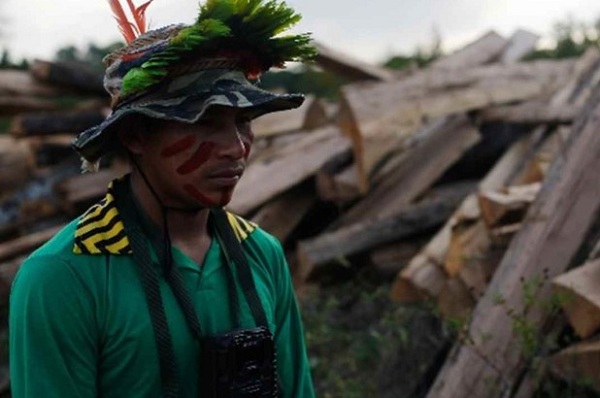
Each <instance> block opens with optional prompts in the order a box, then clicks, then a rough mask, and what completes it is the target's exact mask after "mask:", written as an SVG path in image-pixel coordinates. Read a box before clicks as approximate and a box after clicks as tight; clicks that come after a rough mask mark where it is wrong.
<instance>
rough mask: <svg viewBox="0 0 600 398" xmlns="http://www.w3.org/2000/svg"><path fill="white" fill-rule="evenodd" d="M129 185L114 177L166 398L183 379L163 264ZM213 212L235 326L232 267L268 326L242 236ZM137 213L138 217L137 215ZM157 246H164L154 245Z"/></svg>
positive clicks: (193, 316) (183, 297)
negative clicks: (147, 235)
mask: <svg viewBox="0 0 600 398" xmlns="http://www.w3.org/2000/svg"><path fill="white" fill-rule="evenodd" d="M128 189H129V187H128V180H127V179H124V180H121V181H115V182H114V183H113V192H114V197H115V204H116V206H117V209H118V211H119V214H120V216H121V219H122V221H123V226H124V229H125V233H126V234H127V236H128V238H129V241H130V244H131V249H132V253H133V258H134V261H135V262H136V263H137V264H138V268H139V272H140V279H141V282H142V286H143V289H144V294H145V296H146V301H147V303H148V309H149V312H150V319H151V323H152V328H153V330H154V337H155V341H156V345H157V349H158V356H159V367H160V374H161V382H162V386H163V394H164V397H165V398H178V397H179V378H178V376H177V367H176V361H175V353H174V350H173V341H172V338H171V333H170V331H169V327H168V323H167V318H166V314H165V309H164V303H163V300H162V295H161V293H160V283H159V280H160V275H159V272H158V271H159V269H160V268H158V267H156V266H155V264H154V262H153V261H152V259H151V257H150V255H149V253H148V247H147V244H146V238H145V234H144V231H142V229H141V226H140V222H139V221H138V220H137V219H136V215H137V213H138V210H137V209H136V206H135V204H134V203H133V199H132V198H131V195H130V192H127V190H128ZM210 214H211V217H210V219H212V222H213V227H214V230H215V235H216V238H217V239H218V240H219V243H220V246H221V249H222V251H223V255H224V257H225V259H226V265H225V272H226V278H227V284H228V293H229V302H230V306H231V310H232V315H234V322H235V324H236V327H237V328H239V327H241V317H240V305H239V299H238V296H237V288H236V285H237V284H236V278H235V277H234V273H233V269H234V268H235V269H236V270H237V274H238V280H239V281H240V284H241V289H242V291H243V293H244V296H245V297H246V301H247V303H248V305H249V307H250V311H251V313H252V316H253V318H254V321H255V323H256V326H265V327H268V325H267V318H266V315H265V311H264V308H263V306H262V303H261V301H260V298H259V296H258V293H257V290H256V285H255V283H254V278H253V277H252V273H251V270H250V266H249V264H248V260H247V259H246V256H245V255H244V252H243V249H242V246H241V243H240V242H239V241H238V239H237V238H236V236H235V234H234V232H233V230H232V228H231V224H230V223H229V221H228V219H227V213H226V212H225V210H223V209H212V210H211V213H210ZM137 217H139V215H138V216H137ZM155 247H162V246H161V245H155ZM157 254H158V256H159V259H160V258H162V254H163V253H157ZM169 263H171V264H170V266H168V267H165V264H163V267H162V268H163V269H164V277H165V279H166V281H167V283H168V284H169V286H170V287H171V290H172V291H173V294H174V296H175V298H176V299H177V302H178V304H179V306H180V308H181V310H182V312H183V314H184V317H185V320H186V323H187V324H188V327H189V328H190V330H191V331H192V333H193V335H194V337H195V338H196V339H197V340H198V341H199V342H201V339H202V332H201V327H200V322H199V320H198V315H197V313H196V310H195V309H194V306H193V303H192V300H191V299H190V296H189V294H188V292H187V290H186V288H185V285H184V283H183V280H182V278H181V275H180V274H179V272H178V270H177V266H175V265H173V264H172V261H169Z"/></svg>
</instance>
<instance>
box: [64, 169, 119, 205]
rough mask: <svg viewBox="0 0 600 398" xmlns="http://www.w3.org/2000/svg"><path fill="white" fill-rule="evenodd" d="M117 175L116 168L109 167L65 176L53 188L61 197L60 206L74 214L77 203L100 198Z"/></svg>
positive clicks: (86, 203)
mask: <svg viewBox="0 0 600 398" xmlns="http://www.w3.org/2000/svg"><path fill="white" fill-rule="evenodd" d="M119 175H120V174H119V173H118V172H117V170H114V169H112V168H110V169H102V170H100V171H98V172H96V173H85V174H80V175H77V176H73V177H69V178H65V179H64V180H62V181H60V182H59V183H58V184H57V185H56V188H55V190H56V192H57V194H58V196H59V198H60V199H61V207H62V208H63V209H64V210H65V211H66V212H68V213H69V214H75V213H76V212H77V211H78V210H80V209H79V206H78V205H79V204H84V205H88V204H89V203H90V202H93V201H95V200H98V199H100V198H102V197H103V196H104V195H105V194H106V189H107V187H108V185H109V183H110V182H111V181H112V180H114V179H115V178H117V177H119Z"/></svg>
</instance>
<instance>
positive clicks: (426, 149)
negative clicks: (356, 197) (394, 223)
mask: <svg viewBox="0 0 600 398" xmlns="http://www.w3.org/2000/svg"><path fill="white" fill-rule="evenodd" d="M429 131H430V132H429V133H428V137H429V139H427V140H423V141H422V142H420V143H418V144H417V145H416V146H415V147H414V148H413V149H411V150H410V151H409V152H408V153H407V155H406V157H404V159H403V162H402V163H401V164H399V165H398V166H397V168H396V170H395V171H394V173H393V174H391V175H390V176H388V178H386V179H385V180H383V181H382V182H381V183H380V184H379V185H378V186H377V187H376V188H375V189H374V190H373V191H372V192H371V193H369V195H368V196H366V197H365V198H364V199H363V200H361V201H360V202H359V203H358V204H356V205H355V206H354V207H352V209H350V210H349V211H347V212H346V213H345V214H344V215H343V216H342V217H341V219H340V221H339V222H338V223H337V224H336V225H349V224H352V223H355V222H358V221H360V220H365V219H368V218H370V217H375V216H383V217H385V216H388V215H390V214H394V213H397V212H398V211H400V210H402V208H404V207H406V206H407V205H409V204H410V203H411V202H413V201H414V200H415V199H416V198H417V197H419V196H420V195H422V194H423V193H424V192H425V190H427V189H428V188H429V187H431V185H433V183H434V182H435V181H436V180H437V179H438V178H439V177H440V176H441V175H442V174H443V173H444V171H446V170H447V169H448V168H449V167H450V166H451V165H452V164H454V163H455V162H456V161H457V160H458V159H459V158H460V157H461V156H462V155H463V153H464V152H465V151H466V150H467V149H469V148H470V147H472V146H473V145H475V143H477V142H478V141H479V139H480V135H479V133H478V132H477V130H476V129H475V128H474V127H473V126H472V125H471V123H470V122H469V120H468V119H467V117H466V116H463V115H459V116H455V117H452V118H449V119H446V120H442V121H438V122H436V123H435V125H433V126H431V127H430V128H429Z"/></svg>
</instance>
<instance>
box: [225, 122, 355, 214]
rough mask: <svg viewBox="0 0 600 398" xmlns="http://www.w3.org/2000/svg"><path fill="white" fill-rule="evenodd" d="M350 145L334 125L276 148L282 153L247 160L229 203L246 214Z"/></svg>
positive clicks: (302, 178)
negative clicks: (266, 157) (251, 160)
mask: <svg viewBox="0 0 600 398" xmlns="http://www.w3.org/2000/svg"><path fill="white" fill-rule="evenodd" d="M349 148H350V143H349V141H348V139H347V138H345V137H343V136H342V135H341V134H340V131H339V129H338V128H337V127H324V128H322V129H319V130H315V131H314V132H312V133H311V134H307V135H306V137H305V138H302V139H300V140H298V141H296V142H294V143H292V144H290V145H288V146H286V147H284V148H281V149H280V150H279V151H278V152H279V153H280V154H281V156H279V157H275V156H274V157H273V158H271V159H268V160H264V159H261V160H260V161H255V162H253V163H252V164H250V165H249V166H248V168H247V169H246V172H245V173H244V176H243V177H242V179H241V180H240V183H239V184H238V187H237V188H236V192H235V194H234V196H233V200H232V201H231V202H230V204H229V206H228V207H229V208H230V209H231V210H232V211H234V212H236V213H238V214H246V213H248V212H249V211H251V210H253V209H255V208H257V207H258V206H260V205H261V204H263V203H265V202H266V201H268V200H269V199H271V198H273V197H275V196H277V195H278V194H280V193H282V192H284V191H286V190H287V189H289V188H291V187H293V186H294V185H296V184H298V183H299V182H301V181H303V180H304V179H306V178H308V177H311V176H313V175H314V174H315V173H316V172H317V170H319V169H320V168H321V166H322V165H323V164H324V163H325V162H327V160H329V159H331V158H333V157H335V156H336V155H338V154H340V153H343V152H344V151H347V150H348V149H349Z"/></svg>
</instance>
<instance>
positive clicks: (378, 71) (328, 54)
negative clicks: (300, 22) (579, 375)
mask: <svg viewBox="0 0 600 398" xmlns="http://www.w3.org/2000/svg"><path fill="white" fill-rule="evenodd" d="M315 44H316V47H317V52H318V55H317V58H316V62H317V63H318V64H319V65H320V66H321V67H322V68H323V69H325V70H328V71H331V72H333V73H334V74H336V75H339V76H342V77H344V78H345V79H347V80H349V81H362V80H377V81H390V80H394V79H395V74H394V71H392V70H389V69H386V68H382V67H379V66H376V65H371V64H368V63H366V62H363V61H360V60H357V59H355V58H352V57H350V56H348V55H345V54H342V53H340V52H339V51H335V50H332V49H331V48H329V47H326V46H324V45H323V44H320V43H315Z"/></svg>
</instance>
